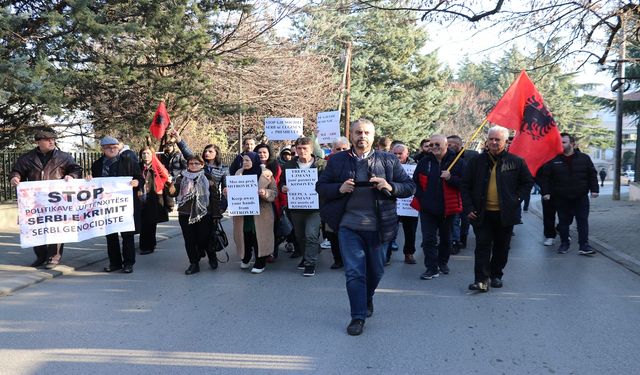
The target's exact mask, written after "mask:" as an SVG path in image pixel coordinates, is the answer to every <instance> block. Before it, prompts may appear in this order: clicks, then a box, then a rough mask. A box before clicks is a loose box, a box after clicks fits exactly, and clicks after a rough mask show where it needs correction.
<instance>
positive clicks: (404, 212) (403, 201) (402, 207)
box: [396, 164, 418, 217]
mask: <svg viewBox="0 0 640 375" xmlns="http://www.w3.org/2000/svg"><path fill="white" fill-rule="evenodd" d="M401 165H402V168H404V171H405V172H407V174H408V175H409V177H411V178H413V172H414V171H415V170H416V165H415V164H401ZM412 200H413V196H410V197H409V198H398V199H397V201H396V209H397V210H398V216H412V217H418V211H416V210H415V209H414V208H413V207H411V206H410V204H411V201H412Z"/></svg>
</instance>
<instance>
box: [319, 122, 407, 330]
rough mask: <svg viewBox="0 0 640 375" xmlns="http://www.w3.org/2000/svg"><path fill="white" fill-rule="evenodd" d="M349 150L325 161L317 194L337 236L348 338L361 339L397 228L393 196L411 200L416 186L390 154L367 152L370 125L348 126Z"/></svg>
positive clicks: (324, 217)
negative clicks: (346, 303)
mask: <svg viewBox="0 0 640 375" xmlns="http://www.w3.org/2000/svg"><path fill="white" fill-rule="evenodd" d="M350 136H351V143H352V148H351V150H350V151H348V152H340V153H338V154H336V155H334V156H332V157H331V158H330V159H329V162H328V163H327V167H326V169H325V171H324V172H323V173H322V175H320V178H319V180H318V184H317V185H316V190H317V191H318V194H319V196H320V202H321V203H320V215H321V216H322V220H324V222H325V223H327V225H329V227H331V229H332V230H334V231H337V232H338V238H339V240H340V250H341V252H342V260H343V262H344V272H345V277H346V286H347V294H348V295H349V302H350V304H351V322H350V323H349V326H348V327H347V333H348V334H349V335H353V336H356V335H360V334H361V333H362V330H363V328H364V322H365V319H366V318H367V317H370V316H371V315H372V314H373V295H374V293H375V291H376V288H377V287H378V283H379V282H380V279H381V278H382V275H383V274H384V259H385V252H384V249H385V246H386V243H388V242H389V241H390V240H391V239H392V238H393V234H394V233H395V231H396V230H397V226H398V216H397V214H396V201H395V199H396V198H407V197H410V196H411V195H412V194H413V193H414V191H415V184H414V183H413V181H412V180H411V178H410V177H409V176H407V174H406V172H405V171H404V169H403V168H402V166H400V162H399V161H398V158H396V157H395V155H392V154H391V153H388V152H384V151H375V150H372V147H373V139H374V137H375V127H374V125H373V123H372V122H371V121H369V120H366V119H358V120H356V121H354V122H353V123H352V124H351V133H350Z"/></svg>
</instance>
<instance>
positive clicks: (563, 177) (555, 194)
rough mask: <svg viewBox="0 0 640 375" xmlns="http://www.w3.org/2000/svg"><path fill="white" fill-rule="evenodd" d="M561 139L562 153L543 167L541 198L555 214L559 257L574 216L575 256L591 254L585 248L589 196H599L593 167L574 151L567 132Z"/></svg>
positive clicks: (573, 139) (581, 154)
mask: <svg viewBox="0 0 640 375" xmlns="http://www.w3.org/2000/svg"><path fill="white" fill-rule="evenodd" d="M560 135H561V137H562V149H563V151H562V153H561V154H559V155H558V156H556V157H555V158H553V159H551V160H550V161H549V162H547V163H546V164H545V165H544V166H543V174H542V177H543V178H542V180H541V185H540V187H541V189H542V199H544V200H549V199H553V202H554V204H555V207H556V209H557V211H558V219H559V223H558V232H559V233H560V241H561V243H560V247H559V248H558V253H559V254H566V253H567V252H568V251H569V246H570V242H569V226H570V225H571V223H572V222H573V218H574V217H575V219H576V223H577V226H578V244H579V246H580V248H579V251H578V254H580V255H593V254H595V251H594V250H593V248H591V246H589V193H591V194H590V195H591V198H597V197H598V193H599V187H598V176H597V172H596V168H595V166H594V165H593V162H592V161H591V158H590V157H589V155H587V154H584V153H582V152H580V151H578V150H577V149H576V148H575V138H574V137H573V135H571V134H568V133H562V134H560Z"/></svg>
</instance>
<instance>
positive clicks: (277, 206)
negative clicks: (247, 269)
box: [253, 143, 287, 263]
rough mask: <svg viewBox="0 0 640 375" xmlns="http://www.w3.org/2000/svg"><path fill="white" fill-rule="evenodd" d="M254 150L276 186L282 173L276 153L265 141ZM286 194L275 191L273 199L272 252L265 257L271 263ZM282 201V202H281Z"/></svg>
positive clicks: (275, 254) (275, 248)
mask: <svg viewBox="0 0 640 375" xmlns="http://www.w3.org/2000/svg"><path fill="white" fill-rule="evenodd" d="M253 151H254V152H256V153H257V154H258V157H259V158H260V163H261V164H262V165H263V166H265V167H266V168H267V169H268V170H270V171H271V173H272V174H273V177H274V180H275V182H276V188H277V186H278V184H279V183H280V176H281V175H282V168H281V167H280V163H278V160H277V159H276V155H275V154H274V153H273V150H272V149H271V146H269V145H268V144H266V143H260V144H259V145H257V146H256V148H254V149H253ZM286 202H287V196H286V195H284V194H281V193H280V191H278V192H277V193H276V199H275V200H274V201H273V209H274V211H275V216H274V221H273V225H272V226H273V233H274V236H273V237H274V241H273V254H272V255H270V256H269V257H268V258H267V262H268V263H273V261H274V260H275V258H277V257H278V245H279V242H278V238H277V235H276V229H277V228H278V222H279V221H280V216H281V215H282V207H283V206H284V205H286ZM283 203H284V204H283Z"/></svg>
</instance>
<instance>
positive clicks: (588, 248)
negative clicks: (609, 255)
mask: <svg viewBox="0 0 640 375" xmlns="http://www.w3.org/2000/svg"><path fill="white" fill-rule="evenodd" d="M595 253H596V251H595V250H593V248H592V247H591V246H589V245H587V246H585V247H583V248H581V249H580V250H578V254H580V255H594V254H595Z"/></svg>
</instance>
